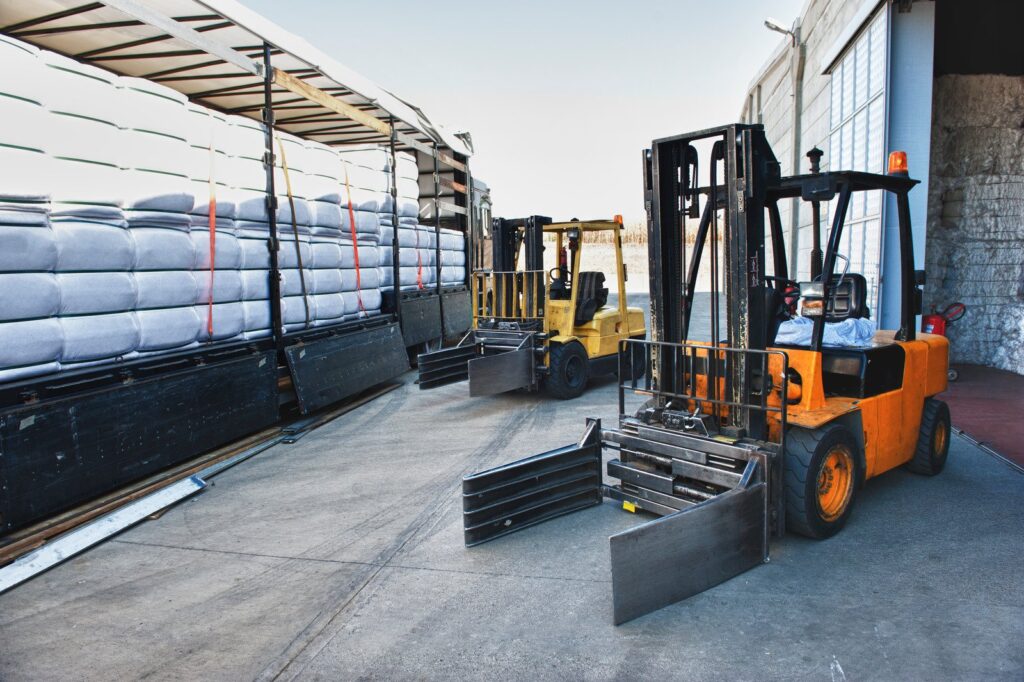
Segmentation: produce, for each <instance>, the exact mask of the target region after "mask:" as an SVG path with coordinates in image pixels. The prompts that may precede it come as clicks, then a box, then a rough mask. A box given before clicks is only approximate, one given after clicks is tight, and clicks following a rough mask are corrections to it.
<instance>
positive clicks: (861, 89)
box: [853, 33, 870, 108]
mask: <svg viewBox="0 0 1024 682" xmlns="http://www.w3.org/2000/svg"><path fill="white" fill-rule="evenodd" d="M854 53H855V54H854V58H855V60H856V61H855V63H856V65H857V66H856V69H855V71H856V76H855V79H854V96H853V106H854V107H858V108H859V107H862V106H864V104H866V103H867V101H868V56H869V54H870V52H869V48H868V34H866V33H865V34H864V35H863V36H861V37H860V40H858V41H857V46H856V48H854Z"/></svg>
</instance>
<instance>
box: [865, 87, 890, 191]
mask: <svg viewBox="0 0 1024 682" xmlns="http://www.w3.org/2000/svg"><path fill="white" fill-rule="evenodd" d="M867 125H868V136H867V138H868V139H867V162H866V165H865V166H864V170H866V171H868V172H870V173H884V172H885V145H884V144H883V142H884V137H883V136H884V134H885V108H884V104H883V99H882V98H881V97H876V98H875V99H874V100H873V101H872V102H871V104H869V105H868V108H867Z"/></svg>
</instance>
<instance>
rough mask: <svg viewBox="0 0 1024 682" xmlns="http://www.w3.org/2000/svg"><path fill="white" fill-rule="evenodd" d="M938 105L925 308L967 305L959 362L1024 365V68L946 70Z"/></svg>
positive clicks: (957, 339)
mask: <svg viewBox="0 0 1024 682" xmlns="http://www.w3.org/2000/svg"><path fill="white" fill-rule="evenodd" d="M932 111H933V119H932V157H931V169H930V173H931V187H930V191H929V200H928V249H927V251H926V252H925V258H926V261H925V269H926V272H927V276H928V285H927V286H926V287H925V311H926V312H928V311H929V310H930V309H931V307H932V306H936V307H938V308H939V309H940V310H941V309H942V308H944V307H945V306H946V305H947V304H949V303H952V302H954V301H960V302H962V303H964V304H966V305H967V314H966V316H965V317H964V318H963V319H962V320H960V321H959V322H957V323H955V324H954V325H952V326H951V327H950V328H949V332H948V334H949V338H950V342H951V345H952V361H953V362H964V363H972V364H982V365H989V366H992V367H998V368H999V369H1005V370H1009V371H1012V372H1016V373H1018V374H1024V129H1022V126H1024V77H1021V76H1002V75H946V76H940V77H939V78H937V79H936V80H935V87H934V92H933V102H932Z"/></svg>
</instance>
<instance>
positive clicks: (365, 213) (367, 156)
mask: <svg viewBox="0 0 1024 682" xmlns="http://www.w3.org/2000/svg"><path fill="white" fill-rule="evenodd" d="M340 157H341V161H342V164H343V172H342V214H341V218H342V226H341V231H342V238H343V240H345V242H343V243H344V246H345V252H344V256H345V262H344V268H345V270H344V272H345V284H346V289H347V290H351V291H352V292H353V293H352V294H348V298H347V299H346V304H347V310H348V311H349V312H348V313H347V317H349V318H350V319H351V317H356V316H359V315H362V314H365V313H364V312H363V311H364V310H365V311H367V312H369V313H371V314H372V313H373V312H375V311H377V310H379V309H380V306H381V290H382V289H386V288H390V285H389V283H390V282H391V279H392V278H391V267H392V264H391V248H390V244H391V234H390V232H389V233H388V234H387V235H386V238H385V235H384V234H383V232H382V230H383V229H385V228H384V225H385V221H386V224H387V225H390V223H391V218H390V217H389V216H390V214H385V213H384V210H385V208H387V207H388V206H390V201H391V195H390V193H389V186H390V179H389V176H388V172H389V171H388V165H389V164H388V158H389V153H388V152H387V151H386V150H384V149H380V148H373V149H360V150H353V151H344V152H341V153H340ZM353 238H354V239H353ZM353 247H354V248H353ZM357 262H358V268H357V267H356V263H357ZM357 272H358V280H359V281H358V282H357V281H356V273H357ZM371 285H372V286H371ZM357 290H358V294H356V293H355V292H356V291H357ZM353 304H354V305H355V310H356V313H355V315H353V313H352V312H351V310H352V305H353Z"/></svg>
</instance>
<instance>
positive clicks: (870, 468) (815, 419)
mask: <svg viewBox="0 0 1024 682" xmlns="http://www.w3.org/2000/svg"><path fill="white" fill-rule="evenodd" d="M894 336H895V332H891V331H880V332H877V333H876V334H875V338H874V341H875V343H876V344H890V343H898V344H899V345H900V346H902V347H903V350H904V355H905V360H904V367H903V386H902V387H901V388H899V389H896V390H893V391H889V392H886V393H881V394H879V395H875V396H871V397H869V398H851V397H844V396H827V395H825V387H824V383H823V378H822V356H821V354H820V353H815V352H812V351H810V350H802V349H794V348H784V349H783V348H779V349H769V350H777V351H781V352H784V353H785V354H786V357H787V361H788V366H789V369H790V370H793V371H795V372H796V373H797V374H799V375H800V382H801V383H800V385H799V389H797V388H796V385H795V384H792V383H791V384H790V388H789V391H788V392H789V396H790V399H791V401H793V400H795V399H796V396H797V395H799V401H797V402H791V404H790V405H789V407H788V408H787V410H786V421H787V424H788V426H801V427H804V428H809V429H815V428H821V427H822V426H825V425H826V424H828V423H830V422H832V421H835V420H836V419H841V418H844V417H848V416H849V415H856V414H858V413H859V417H860V423H861V426H862V428H863V433H862V435H863V443H864V464H865V478H871V477H873V476H877V475H878V474H881V473H883V472H886V471H888V470H890V469H893V468H895V467H898V466H900V465H902V464H905V463H907V462H908V461H910V459H911V458H912V457H913V456H914V449H915V448H916V447H917V438H918V432H919V430H920V427H921V413H922V410H923V409H924V401H925V398H929V397H931V396H934V395H936V394H938V393H942V392H943V391H945V390H946V381H947V374H946V372H947V369H948V366H949V341H948V340H947V339H946V337H944V336H939V335H935V334H924V333H918V335H917V339H915V340H914V341H899V342H898V341H896V340H895V338H894ZM692 345H704V344H698V343H693V344H692ZM707 354H708V353H707V351H704V350H703V349H701V350H698V351H697V352H696V355H697V356H698V357H706V356H707ZM724 355H725V353H724V352H723V353H721V354H719V356H720V357H721V358H724ZM768 371H769V373H770V374H771V376H772V377H773V384H774V385H775V386H776V390H774V391H772V392H771V393H770V394H769V396H768V400H767V402H768V405H769V406H770V407H778V406H779V404H780V403H781V401H782V397H781V395H780V393H781V391H780V388H779V387H781V375H782V358H781V357H779V356H778V355H771V356H769V361H768ZM695 380H696V381H695V384H696V385H695V387H694V389H695V390H694V393H693V395H697V396H701V397H706V396H707V395H708V393H707V388H708V387H707V377H706V376H704V375H697V376H696V377H695ZM687 381H688V378H687ZM724 390H725V384H724V382H723V381H722V380H721V379H720V380H719V393H718V394H719V395H723V393H724ZM695 407H696V405H695V403H694V402H693V401H689V402H688V403H687V408H688V409H690V410H692V409H694V408H695ZM701 408H702V411H703V412H705V413H708V414H710V413H712V412H713V411H714V410H715V408H714V406H713V405H711V404H710V403H707V402H703V403H702V405H701ZM717 409H718V410H719V413H720V414H722V415H723V416H724V415H727V414H728V410H729V408H728V407H727V406H720V407H719V408H717ZM767 417H768V437H769V439H770V440H773V441H776V442H778V440H779V435H780V431H781V420H780V417H779V412H768V414H767Z"/></svg>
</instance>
